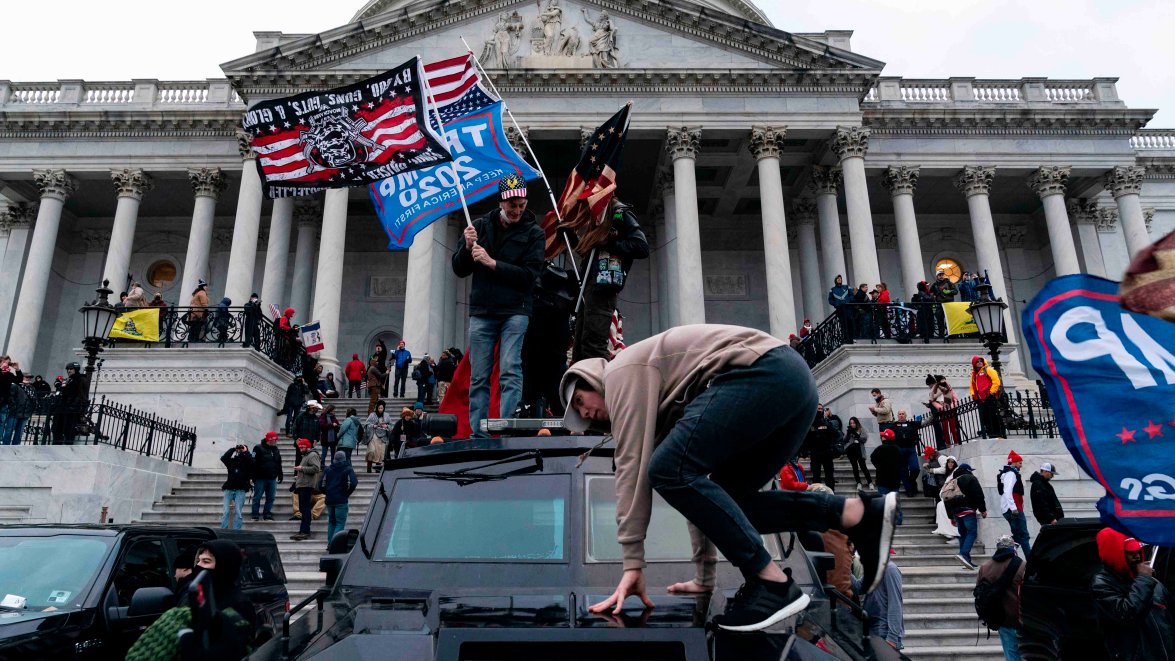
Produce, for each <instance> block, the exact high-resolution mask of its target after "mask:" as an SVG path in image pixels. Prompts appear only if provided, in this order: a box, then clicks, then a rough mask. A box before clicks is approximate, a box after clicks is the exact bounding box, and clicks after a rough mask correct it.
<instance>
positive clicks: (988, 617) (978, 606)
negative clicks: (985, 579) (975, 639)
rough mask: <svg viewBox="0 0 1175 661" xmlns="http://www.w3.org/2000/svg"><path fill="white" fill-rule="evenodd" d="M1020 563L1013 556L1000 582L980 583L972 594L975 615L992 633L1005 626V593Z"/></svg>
mask: <svg viewBox="0 0 1175 661" xmlns="http://www.w3.org/2000/svg"><path fill="white" fill-rule="evenodd" d="M1020 562H1021V561H1020V558H1019V557H1017V556H1015V555H1013V556H1012V559H1011V560H1008V566H1007V567H1004V573H1003V574H1000V577H999V579H998V580H996V581H995V582H994V583H979V584H978V585H976V586H975V590H973V591H972V593H971V594H972V595H974V596H975V614H976V615H978V616H979V621H980V622H983V624H984V625H986V626H987V628H988V629H990V630H991V631H998V630H999V629H1000V627H1002V626H1003V625H1004V618H1005V617H1007V613H1005V612H1004V593H1005V592H1007V591H1008V587H1009V586H1011V585H1012V580H1013V579H1014V578H1015V577H1016V570H1018V569H1019V568H1020ZM988 635H989V636H990V635H991V634H988Z"/></svg>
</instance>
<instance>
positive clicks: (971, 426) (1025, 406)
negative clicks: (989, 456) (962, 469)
mask: <svg viewBox="0 0 1175 661" xmlns="http://www.w3.org/2000/svg"><path fill="white" fill-rule="evenodd" d="M985 418H986V419H985ZM1059 433H1060V432H1059V431H1058V430H1057V418H1056V415H1055V414H1054V413H1053V409H1052V405H1051V404H1050V402H1049V398H1048V394H1047V393H1046V392H1045V390H1044V386H1043V384H1041V383H1040V382H1039V381H1038V382H1037V392H1035V393H1032V392H1023V391H1019V390H1016V391H1011V392H1008V391H1003V392H1002V393H1001V394H1000V400H999V406H998V414H996V415H995V418H994V419H990V416H984V412H983V410H982V409H981V402H980V401H979V400H976V399H971V398H970V397H967V398H965V399H963V400H961V401H960V402H959V405H958V406H956V407H955V408H953V409H950V410H949V411H947V412H945V413H943V414H940V415H936V416H935V418H934V419H933V420H929V421H927V420H926V419H925V418H924V419H923V426H922V428H921V429H920V430H919V431H918V434H919V441H920V445H921V447H926V446H930V447H934V448H936V449H939V450H943V449H945V448H946V447H947V443H948V441H949V442H951V443H952V444H955V443H966V442H967V441H973V440H975V439H978V438H996V437H1004V438H1008V437H1012V436H1016V437H1024V438H1053V437H1055V436H1058V435H1059ZM921 447H920V448H919V449H921Z"/></svg>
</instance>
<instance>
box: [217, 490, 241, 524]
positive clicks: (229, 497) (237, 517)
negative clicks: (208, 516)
mask: <svg viewBox="0 0 1175 661" xmlns="http://www.w3.org/2000/svg"><path fill="white" fill-rule="evenodd" d="M229 503H234V504H235V505H236V510H235V511H234V512H232V517H233V518H232V526H229ZM244 509H245V492H244V491H240V490H239V489H226V490H225V492H224V514H222V515H221V517H220V527H221V528H230V527H231V528H232V529H233V530H240V529H241V528H244V527H245V519H244V517H243V511H244Z"/></svg>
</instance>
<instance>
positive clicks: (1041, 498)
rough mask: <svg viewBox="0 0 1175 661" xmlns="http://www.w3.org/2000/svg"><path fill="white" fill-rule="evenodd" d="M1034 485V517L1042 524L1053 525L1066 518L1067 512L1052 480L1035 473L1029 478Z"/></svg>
mask: <svg viewBox="0 0 1175 661" xmlns="http://www.w3.org/2000/svg"><path fill="white" fill-rule="evenodd" d="M1028 481H1029V482H1030V483H1032V516H1035V517H1036V520H1037V521H1039V522H1041V523H1052V522H1053V521H1060V520H1061V519H1063V518H1065V510H1064V509H1063V508H1062V507H1061V500H1060V499H1059V498H1057V492H1056V491H1054V490H1053V483H1052V481H1051V480H1046V479H1045V478H1044V476H1043V475H1041V474H1040V473H1033V474H1032V477H1030V478H1028Z"/></svg>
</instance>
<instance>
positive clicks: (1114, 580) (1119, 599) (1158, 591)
mask: <svg viewBox="0 0 1175 661" xmlns="http://www.w3.org/2000/svg"><path fill="white" fill-rule="evenodd" d="M1090 591H1091V592H1093V599H1094V608H1095V609H1096V610H1097V620H1098V624H1099V625H1101V629H1102V637H1103V639H1104V641H1105V644H1106V649H1107V650H1108V651H1109V652H1110V657H1109V658H1111V659H1116V660H1117V659H1121V660H1122V661H1162V660H1164V659H1166V660H1170V659H1175V620H1173V619H1172V618H1175V613H1173V612H1172V611H1175V601H1173V600H1172V599H1171V593H1169V592H1167V589H1166V588H1165V587H1163V584H1162V583H1161V582H1159V581H1158V580H1155V578H1154V577H1151V576H1138V577H1136V578H1135V579H1134V580H1132V581H1131V580H1127V579H1126V578H1125V577H1123V576H1121V575H1120V574H1118V573H1116V572H1113V571H1111V570H1109V569H1108V568H1106V567H1105V566H1104V565H1103V567H1102V569H1101V570H1100V571H1098V573H1096V574H1094V575H1093V581H1092V583H1091V584H1090Z"/></svg>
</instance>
